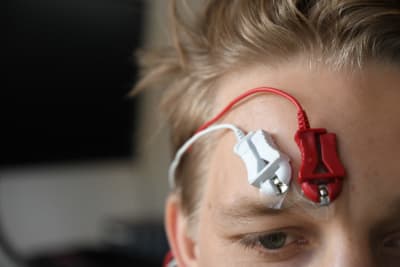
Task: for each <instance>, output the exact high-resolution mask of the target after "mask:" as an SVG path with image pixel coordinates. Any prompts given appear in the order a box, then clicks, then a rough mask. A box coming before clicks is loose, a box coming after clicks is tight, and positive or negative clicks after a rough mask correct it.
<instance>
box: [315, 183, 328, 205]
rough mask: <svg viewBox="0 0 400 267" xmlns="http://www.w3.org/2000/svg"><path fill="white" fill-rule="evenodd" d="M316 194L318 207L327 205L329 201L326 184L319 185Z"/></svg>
mask: <svg viewBox="0 0 400 267" xmlns="http://www.w3.org/2000/svg"><path fill="white" fill-rule="evenodd" d="M318 193H319V205H320V206H327V205H329V204H330V202H331V201H330V199H329V192H328V187H327V186H326V184H320V185H319V186H318Z"/></svg>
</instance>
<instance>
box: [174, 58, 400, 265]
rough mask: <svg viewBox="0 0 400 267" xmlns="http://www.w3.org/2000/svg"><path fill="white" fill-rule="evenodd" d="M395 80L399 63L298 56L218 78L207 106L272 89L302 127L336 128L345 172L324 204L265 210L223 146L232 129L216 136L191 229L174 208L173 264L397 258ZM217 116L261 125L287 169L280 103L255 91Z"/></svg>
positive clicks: (286, 130) (398, 93) (244, 125)
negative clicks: (359, 63)
mask: <svg viewBox="0 0 400 267" xmlns="http://www.w3.org/2000/svg"><path fill="white" fill-rule="evenodd" d="M399 85H400V70H399V69H397V68H394V67H388V66H382V65H373V64H371V65H369V66H368V67H365V68H364V69H362V70H361V71H345V70H341V71H333V70H330V69H328V68H327V67H323V66H318V67H314V68H310V67H308V65H307V64H306V63H305V62H304V61H302V60H298V61H296V62H291V64H284V65H280V66H275V67H274V68H267V67H265V66H254V67H249V68H247V69H245V70H239V71H237V72H236V73H231V74H230V75H228V76H226V77H224V78H223V79H222V80H221V82H220V83H219V85H218V86H219V91H218V95H217V99H216V107H217V108H216V110H219V109H220V108H221V107H223V106H225V105H226V104H227V103H228V102H229V101H230V100H231V99H233V98H234V97H235V96H237V95H239V94H241V93H243V92H244V91H245V90H247V89H250V88H255V87H260V86H269V87H275V88H280V89H282V90H284V91H286V92H288V93H290V94H292V95H294V96H295V97H296V98H297V99H298V100H299V101H300V103H302V105H303V107H304V109H305V110H306V111H307V113H308V116H309V119H310V124H311V126H312V127H315V128H327V130H328V131H329V132H334V133H336V134H337V137H338V146H339V148H338V149H339V154H340V158H341V160H342V162H343V164H344V165H345V167H346V171H347V175H346V177H345V179H344V184H343V190H342V193H341V194H340V195H339V197H338V198H337V200H335V201H334V202H333V203H332V204H331V205H330V206H329V208H328V211H326V212H321V209H319V208H310V207H298V205H294V206H293V207H291V208H288V209H286V210H282V211H273V210H270V209H268V208H267V206H266V204H265V203H264V202H263V198H262V197H260V194H259V192H258V189H256V188H254V187H252V186H250V185H249V184H248V183H247V178H246V177H247V173H246V169H245V167H244V165H243V163H242V162H241V160H240V158H238V157H237V156H236V155H235V154H234V153H233V146H234V144H235V138H234V136H233V135H232V134H231V133H230V132H227V133H224V134H222V135H219V136H218V141H217V142H216V146H215V149H214V150H213V151H211V152H210V160H209V162H210V165H209V169H208V174H207V178H206V181H205V184H204V191H203V197H202V201H201V203H200V209H199V211H198V213H197V216H198V217H197V220H198V221H197V224H196V226H195V229H194V231H193V235H191V236H190V237H189V236H188V235H187V233H185V231H186V230H185V229H187V228H188V226H185V222H187V220H185V218H184V216H176V217H177V218H178V217H179V218H180V219H177V221H181V222H180V223H178V224H179V225H180V226H178V227H176V228H175V229H177V230H176V231H174V233H175V235H176V236H179V235H186V237H184V238H182V237H181V238H180V237H178V238H176V240H178V241H177V243H179V242H180V241H179V240H186V241H184V242H181V244H180V245H179V244H178V245H173V249H174V253H175V255H177V258H178V262H179V265H178V266H181V267H182V266H200V267H213V266H216V267H223V266H230V267H234V266H255V267H257V266H271V267H272V266H281V267H283V266H299V267H302V266H310V267H312V266H318V267H320V266H324V267H333V266H337V267H369V266H385V267H390V266H399V263H400V189H399V188H400V187H399V179H400V164H399V159H400V141H399V136H400V119H399V115H400V104H399V103H398V101H399V100H400V88H399ZM223 121H225V122H229V123H232V124H235V125H237V126H239V127H240V128H241V129H243V130H245V131H251V130H257V129H264V130H265V131H267V132H269V133H271V134H272V136H273V138H274V139H275V141H276V143H277V145H278V147H280V149H281V151H284V152H285V153H286V154H288V155H289V157H290V158H291V162H292V166H293V170H294V171H293V173H294V174H296V173H297V170H298V168H299V165H300V161H301V158H300V153H299V150H298V147H297V146H296V144H295V142H294V139H293V137H294V134H295V131H296V126H297V124H296V110H295V108H294V107H293V106H291V104H290V102H288V101H287V100H285V99H284V98H281V97H279V96H275V95H268V94H263V95H258V96H256V97H254V98H251V99H250V100H247V101H245V102H244V103H242V104H240V105H239V106H238V107H237V108H235V109H234V110H233V111H231V112H230V113H229V114H228V115H227V116H226V117H225V118H224V120H223ZM293 178H294V180H296V177H295V175H294V177H293ZM294 183H295V181H294ZM173 203H174V201H171V200H170V202H169V206H171V205H173ZM169 210H171V209H169ZM168 212H169V211H168V209H167V213H168ZM177 213H179V207H178V212H177ZM167 216H168V214H167ZM171 221H172V220H169V221H168V220H167V223H168V222H171ZM167 228H168V226H167ZM169 229H171V227H170V228H169ZM179 229H184V230H181V231H180V230H179ZM171 232H172V231H169V236H170V240H172V242H173V243H174V242H175V241H174V240H175V239H174V237H172V235H173V234H171ZM187 240H190V242H187ZM184 254H186V255H184Z"/></svg>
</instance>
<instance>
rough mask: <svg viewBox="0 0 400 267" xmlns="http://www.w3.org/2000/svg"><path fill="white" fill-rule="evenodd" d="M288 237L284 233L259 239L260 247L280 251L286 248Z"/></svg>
mask: <svg viewBox="0 0 400 267" xmlns="http://www.w3.org/2000/svg"><path fill="white" fill-rule="evenodd" d="M287 239H288V236H287V234H286V233H284V232H276V233H272V234H267V235H264V236H260V237H259V242H260V245H262V246H263V247H264V248H266V249H271V250H272V249H280V248H282V247H283V246H285V244H286V241H287Z"/></svg>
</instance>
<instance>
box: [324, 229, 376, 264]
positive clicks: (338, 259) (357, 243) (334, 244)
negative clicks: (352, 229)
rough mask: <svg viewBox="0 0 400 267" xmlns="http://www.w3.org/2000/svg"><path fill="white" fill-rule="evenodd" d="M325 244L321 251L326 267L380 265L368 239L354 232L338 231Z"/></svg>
mask: <svg viewBox="0 0 400 267" xmlns="http://www.w3.org/2000/svg"><path fill="white" fill-rule="evenodd" d="M328 240H329V243H328V244H324V245H323V248H322V249H320V252H321V253H322V254H323V255H321V256H322V259H323V260H322V261H323V264H321V263H320V264H319V266H326V267H378V266H377V265H375V264H374V258H373V251H372V249H371V246H370V242H369V240H368V239H364V238H360V237H359V236H357V235H356V234H354V233H349V232H347V233H340V234H339V233H336V234H335V235H334V236H332V237H331V238H330V239H328Z"/></svg>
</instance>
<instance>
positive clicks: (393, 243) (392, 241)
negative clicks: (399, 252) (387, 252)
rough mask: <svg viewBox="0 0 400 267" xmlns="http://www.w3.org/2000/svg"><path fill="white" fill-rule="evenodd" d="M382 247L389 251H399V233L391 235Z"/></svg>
mask: <svg viewBox="0 0 400 267" xmlns="http://www.w3.org/2000/svg"><path fill="white" fill-rule="evenodd" d="M383 247H385V248H389V249H400V233H396V234H394V235H391V236H390V237H389V238H387V239H386V240H385V241H384V242H383Z"/></svg>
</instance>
